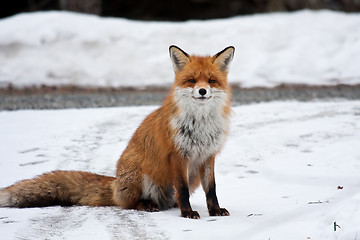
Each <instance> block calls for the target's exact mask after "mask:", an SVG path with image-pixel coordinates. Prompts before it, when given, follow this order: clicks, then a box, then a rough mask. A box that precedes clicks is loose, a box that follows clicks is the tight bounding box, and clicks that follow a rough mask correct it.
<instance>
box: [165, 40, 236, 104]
mask: <svg viewBox="0 0 360 240" xmlns="http://www.w3.org/2000/svg"><path fill="white" fill-rule="evenodd" d="M234 51H235V48H234V47H232V46H230V47H227V48H225V49H224V50H222V51H220V52H218V53H217V54H215V55H214V56H205V57H200V56H190V55H189V54H187V53H186V52H185V51H183V50H181V49H180V48H179V47H177V46H174V45H172V46H170V48H169V52H170V58H171V60H172V64H173V68H174V72H175V83H174V85H173V91H174V93H175V97H177V98H178V100H180V99H179V98H181V101H182V102H184V101H185V100H186V102H187V103H188V104H192V103H195V104H196V105H207V103H216V102H218V103H220V102H222V103H223V104H226V103H228V101H230V100H229V98H230V90H229V87H228V83H227V74H228V69H229V66H230V63H231V61H232V59H233V56H234ZM210 105H211V104H210Z"/></svg>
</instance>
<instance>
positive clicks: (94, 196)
mask: <svg viewBox="0 0 360 240" xmlns="http://www.w3.org/2000/svg"><path fill="white" fill-rule="evenodd" d="M233 52H234V48H232V47H229V48H226V49H224V50H223V51H222V52H219V53H218V54H216V55H214V56H213V57H210V56H206V57H199V56H189V55H188V54H187V53H185V52H183V51H182V50H181V49H179V48H177V47H175V46H171V47H170V56H171V58H172V61H173V65H174V71H175V82H174V84H173V87H172V89H171V91H170V94H169V95H168V96H167V98H166V99H165V100H164V103H163V105H162V106H161V107H160V108H159V109H157V110H155V111H154V112H153V113H151V114H150V115H149V116H147V117H146V118H145V120H144V121H143V122H142V123H141V125H140V126H139V127H138V129H137V130H136V131H135V133H134V135H133V136H132V138H131V139H130V141H129V143H128V146H127V147H126V149H125V150H124V152H123V154H122V155H121V157H120V159H119V160H118V163H117V171H116V178H112V177H106V176H100V175H96V174H92V173H86V172H72V171H55V172H51V173H47V174H44V175H41V176H39V177H37V178H36V179H33V180H23V181H21V182H19V183H17V184H14V185H12V186H10V187H7V188H4V189H3V190H1V191H0V206H9V207H32V206H47V205H53V204H60V205H73V204H77V205H90V206H109V205H117V206H120V207H122V208H128V209H139V210H148V211H156V210H158V209H167V208H170V207H173V206H175V205H177V206H178V207H179V208H180V210H181V215H182V216H183V217H188V218H199V214H198V213H197V212H196V211H193V210H192V209H191V206H190V203H189V194H190V193H191V192H192V191H194V190H195V189H196V188H197V187H198V186H199V185H200V183H201V184H202V186H203V189H204V191H205V193H206V196H207V205H208V208H209V213H210V215H228V214H229V213H228V212H227V211H226V210H225V209H222V208H220V207H219V205H218V203H217V198H216V193H215V176H214V160H215V155H216V154H217V153H218V152H219V151H220V148H221V144H217V143H216V141H215V140H213V139H214V137H218V138H219V139H220V140H221V141H223V136H225V135H226V134H227V131H228V130H227V128H226V127H224V128H222V126H221V124H218V125H219V126H217V127H214V129H213V130H211V131H212V132H213V133H209V134H208V135H209V136H208V135H207V133H203V131H207V128H205V127H204V126H202V123H201V121H200V122H199V120H197V119H196V118H197V117H198V116H197V111H199V112H200V114H205V110H202V109H203V108H204V109H205V105H206V104H210V103H202V101H203V102H206V101H215V100H213V99H215V98H216V97H218V98H219V99H220V98H221V97H220V96H224V99H223V100H221V101H223V102H220V103H219V104H218V105H214V106H215V107H216V108H219V109H220V110H221V111H219V114H218V115H220V116H218V115H216V117H217V118H219V119H220V120H221V121H225V122H227V121H228V119H229V115H230V101H231V93H230V89H229V87H228V83H227V73H228V70H227V69H228V64H229V62H230V61H231V59H232V56H233ZM194 89H195V90H194ZM198 89H203V90H201V91H203V92H202V94H203V93H204V92H207V94H208V93H209V94H210V92H211V91H214V93H213V96H209V97H207V94H205V95H204V97H202V96H200V95H199V93H200V90H199V92H196V91H198ZM204 89H205V90H204ZM215 90H218V91H220V93H218V94H219V96H217V95H216V93H215ZM186 91H188V92H189V94H193V96H192V95H189V94H188V93H187V92H186ZM191 91H195V93H190V92H191ZM182 94H183V95H184V94H188V95H187V96H185V97H184V98H186V99H185V100H184V101H189V103H191V104H192V103H193V104H195V105H196V104H198V105H196V106H198V108H199V110H197V107H196V106H195V107H192V108H191V109H195V111H194V110H187V107H186V104H185V107H184V106H183V105H181V104H179V101H180V102H181V101H183V100H181V99H182V98H183V96H182ZM198 95H199V96H200V97H198ZM211 97H213V99H211ZM179 99H180V100H179ZM221 99H222V98H221ZM219 101H220V100H219ZM199 102H201V103H199ZM212 104H215V103H212ZM201 111H204V113H201ZM215 112H216V111H215ZM183 114H188V115H189V118H191V117H193V120H191V119H190V120H188V119H186V117H183V118H181V116H182V115H183ZM201 116H202V115H201ZM204 116H205V117H207V116H206V115H204ZM204 116H203V118H204ZM191 121H192V123H191ZM206 121H211V118H209V120H206ZM183 122H184V123H183ZM182 124H183V125H182ZM201 126H202V128H204V129H203V130H202V131H201V132H199V131H198V130H197V127H201ZM206 126H208V128H212V127H213V125H211V124H208V125H206ZM201 134H203V135H204V136H205V137H206V139H207V141H208V142H209V144H210V145H214V147H213V148H214V151H213V152H209V153H204V149H205V147H206V145H204V144H205V143H204V144H200V143H196V141H197V140H195V139H196V137H198V138H200V140H201V136H202V135H201ZM211 134H212V135H211ZM219 134H220V137H219V136H218V135H219ZM198 135H199V136H198ZM200 135H201V136H200ZM192 137H194V139H192ZM191 141H194V146H195V147H194V148H193V146H192V145H191V144H190V145H189V144H188V142H191ZM204 141H205V140H204ZM186 144H188V145H186ZM218 145H219V146H218ZM186 146H189V149H187V148H186Z"/></svg>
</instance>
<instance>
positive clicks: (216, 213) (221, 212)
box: [209, 208, 230, 216]
mask: <svg viewBox="0 0 360 240" xmlns="http://www.w3.org/2000/svg"><path fill="white" fill-rule="evenodd" d="M209 214H210V216H229V215H230V213H229V212H228V210H226V209H225V208H217V209H211V210H209Z"/></svg>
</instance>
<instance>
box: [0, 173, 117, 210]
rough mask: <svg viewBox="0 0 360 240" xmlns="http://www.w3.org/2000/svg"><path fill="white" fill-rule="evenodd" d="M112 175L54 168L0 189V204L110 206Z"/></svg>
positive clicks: (1, 205) (3, 205)
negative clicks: (55, 169) (52, 170)
mask: <svg viewBox="0 0 360 240" xmlns="http://www.w3.org/2000/svg"><path fill="white" fill-rule="evenodd" d="M114 180H115V178H114V177H108V176H102V175H97V174H93V173H89V172H77V171H54V172H50V173H46V174H43V175H40V176H38V177H36V178H34V179H27V180H23V181H20V182H18V183H16V184H14V185H12V186H9V187H7V188H4V189H1V190H0V207H18V208H25V207H45V206H53V205H61V206H70V205H87V206H113V205H115V204H114V202H113V200H112V195H113V194H112V190H111V184H112V182H113V181H114Z"/></svg>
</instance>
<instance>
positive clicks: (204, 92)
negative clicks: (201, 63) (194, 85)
mask: <svg viewBox="0 0 360 240" xmlns="http://www.w3.org/2000/svg"><path fill="white" fill-rule="evenodd" d="M199 94H200V95H201V96H204V95H205V94H206V89H205V88H200V89H199Z"/></svg>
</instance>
